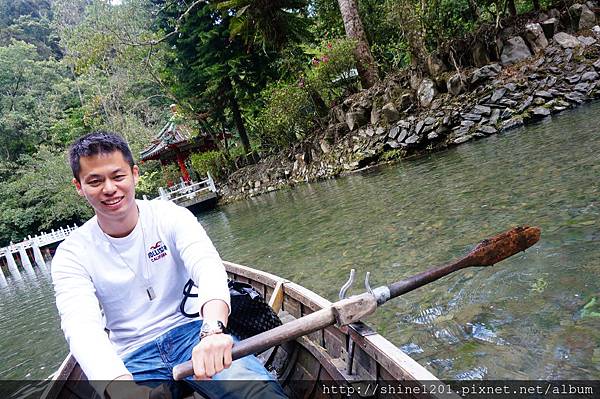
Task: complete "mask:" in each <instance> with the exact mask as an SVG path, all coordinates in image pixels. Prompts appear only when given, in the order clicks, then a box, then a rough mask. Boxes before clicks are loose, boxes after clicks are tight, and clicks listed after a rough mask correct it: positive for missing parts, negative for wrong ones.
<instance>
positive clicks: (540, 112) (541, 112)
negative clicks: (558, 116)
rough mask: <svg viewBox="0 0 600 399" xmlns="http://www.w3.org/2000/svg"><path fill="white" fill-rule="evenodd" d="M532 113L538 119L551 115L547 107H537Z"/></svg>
mask: <svg viewBox="0 0 600 399" xmlns="http://www.w3.org/2000/svg"><path fill="white" fill-rule="evenodd" d="M531 112H532V113H533V115H534V116H535V117H538V118H543V117H546V116H548V115H550V110H549V109H548V108H545V107H535V108H534V109H533V110H532V111H531Z"/></svg>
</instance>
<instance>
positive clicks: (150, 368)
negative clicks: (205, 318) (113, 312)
mask: <svg viewBox="0 0 600 399" xmlns="http://www.w3.org/2000/svg"><path fill="white" fill-rule="evenodd" d="M201 326H202V321H198V320H197V321H193V322H190V323H187V324H184V325H182V326H179V327H176V328H174V329H172V330H170V331H168V332H166V333H164V334H163V335H161V336H160V337H158V338H156V339H155V340H154V341H151V342H148V343H146V344H144V345H143V346H142V347H141V348H138V349H136V350H135V351H133V352H132V353H130V354H128V355H126V356H125V359H123V361H124V362H125V367H127V369H128V370H129V372H130V373H131V374H132V375H133V379H134V380H135V381H138V382H140V383H142V384H145V385H149V386H158V385H160V384H165V383H166V384H167V385H168V386H169V388H170V389H171V392H172V394H173V396H174V398H175V397H177V396H179V395H180V394H181V389H182V386H181V385H180V384H177V383H175V382H174V381H173V377H172V373H173V367H174V366H175V365H177V364H179V363H183V362H185V361H188V360H190V359H191V358H192V349H193V348H194V346H196V344H198V342H199V338H198V337H199V334H200V327H201ZM234 341H237V339H235V338H234ZM193 378H194V377H193V376H192V377H188V378H186V379H185V380H184V383H185V385H187V386H188V387H189V388H191V390H193V391H196V392H198V393H200V394H202V395H204V396H206V397H208V398H255V397H256V398H278V397H279V398H287V396H286V395H285V393H284V392H283V389H282V388H281V385H279V383H278V382H277V381H276V380H275V378H274V377H273V376H272V375H271V374H270V373H269V372H268V371H267V370H266V369H265V368H264V367H263V365H262V364H261V363H260V361H259V360H258V359H257V358H256V357H255V356H252V355H251V356H246V357H244V358H241V359H238V360H235V361H234V362H233V363H232V364H231V367H229V368H228V369H225V370H223V371H221V372H220V373H217V374H216V375H214V376H213V378H212V380H209V381H196V380H194V379H193Z"/></svg>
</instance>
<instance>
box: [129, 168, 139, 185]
mask: <svg viewBox="0 0 600 399" xmlns="http://www.w3.org/2000/svg"><path fill="white" fill-rule="evenodd" d="M131 172H132V173H133V182H134V183H135V185H136V186H137V184H138V181H140V168H138V166H137V165H133V167H132V168H131Z"/></svg>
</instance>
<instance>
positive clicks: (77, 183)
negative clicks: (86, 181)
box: [71, 178, 85, 197]
mask: <svg viewBox="0 0 600 399" xmlns="http://www.w3.org/2000/svg"><path fill="white" fill-rule="evenodd" d="M71 182H72V183H73V185H74V186H75V190H77V194H79V195H81V196H82V197H85V194H84V193H83V190H82V189H81V183H80V182H79V181H77V179H76V178H73V180H71Z"/></svg>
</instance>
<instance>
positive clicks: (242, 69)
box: [158, 1, 273, 153]
mask: <svg viewBox="0 0 600 399" xmlns="http://www.w3.org/2000/svg"><path fill="white" fill-rule="evenodd" d="M197 3H198V4H197V5H196V7H195V8H194V9H193V10H188V9H187V8H186V9H184V8H183V7H181V5H180V4H179V3H178V2H173V1H168V2H166V3H165V5H164V7H163V10H164V12H163V14H162V15H161V17H162V18H161V19H159V21H158V22H159V27H160V28H161V29H162V30H163V31H169V30H172V29H173V25H174V24H176V23H177V24H178V25H177V31H178V34H177V35H171V36H169V37H168V39H167V42H168V43H169V45H170V47H171V48H172V54H171V60H170V61H169V63H168V64H167V66H166V71H165V76H167V77H168V79H169V82H170V85H171V90H172V92H173V93H174V95H175V97H177V98H180V99H185V103H184V105H186V106H187V108H188V109H187V111H188V112H189V113H191V114H192V115H194V118H195V119H197V120H198V122H199V123H201V124H206V122H207V120H209V119H210V120H212V122H213V123H214V124H220V123H227V120H230V121H231V123H232V125H233V126H235V129H236V130H237V133H238V135H239V137H240V141H241V143H242V145H243V147H244V149H245V151H246V153H249V152H250V150H251V148H250V140H249V137H248V132H247V128H246V123H245V121H244V116H243V103H244V102H245V103H248V102H250V101H251V99H252V98H253V96H254V95H255V94H256V93H258V92H259V91H260V89H261V88H262V87H264V85H265V83H266V82H267V81H268V80H269V77H270V76H272V75H273V70H272V67H271V66H270V65H269V57H268V54H265V53H264V52H261V51H248V50H247V48H246V47H245V45H244V44H243V43H242V41H240V40H231V39H230V37H231V32H230V30H229V26H230V22H231V19H232V15H229V14H228V13H221V12H220V11H219V10H217V9H216V8H215V6H214V5H213V4H211V3H209V2H197ZM186 10H188V11H186ZM185 12H187V14H185V15H186V18H183V19H181V16H182V15H183V13H185ZM174 21H178V22H174Z"/></svg>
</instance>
